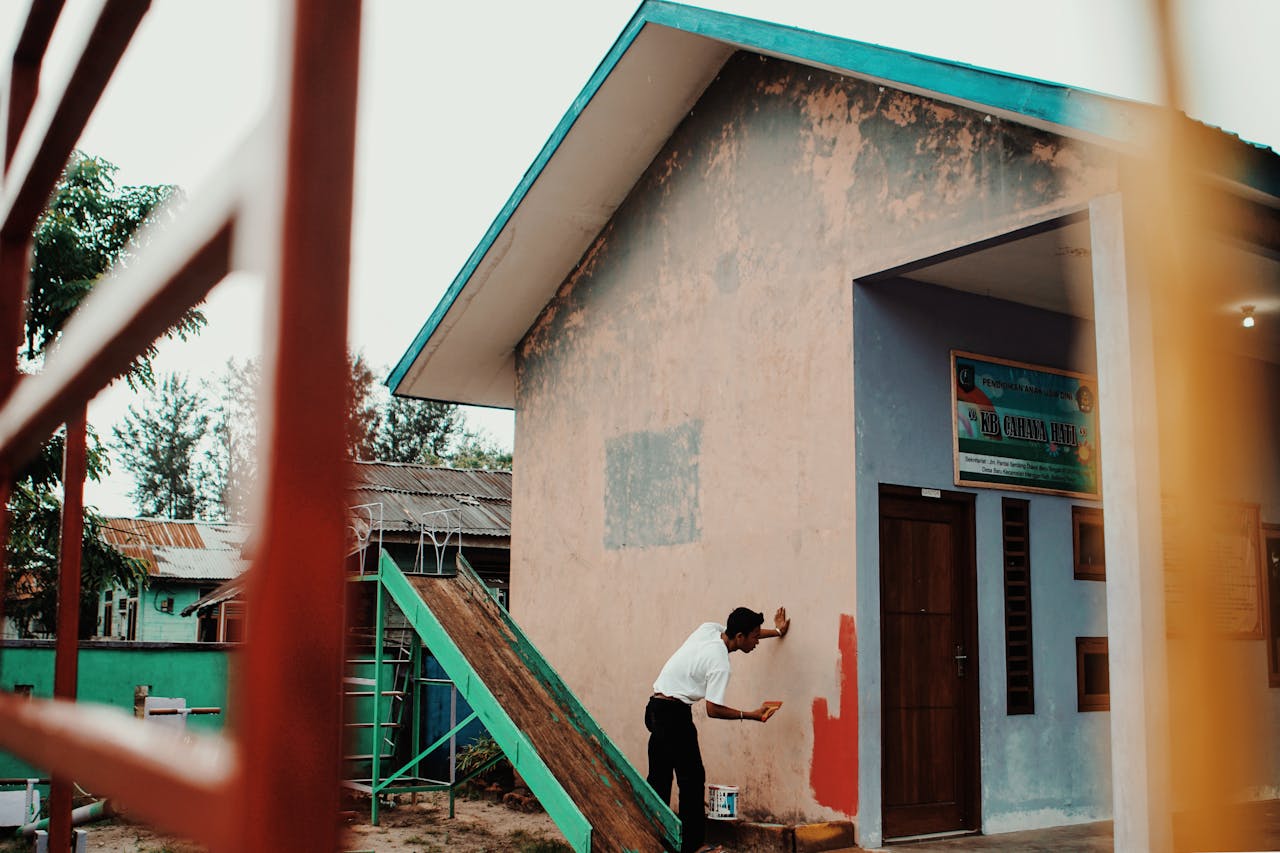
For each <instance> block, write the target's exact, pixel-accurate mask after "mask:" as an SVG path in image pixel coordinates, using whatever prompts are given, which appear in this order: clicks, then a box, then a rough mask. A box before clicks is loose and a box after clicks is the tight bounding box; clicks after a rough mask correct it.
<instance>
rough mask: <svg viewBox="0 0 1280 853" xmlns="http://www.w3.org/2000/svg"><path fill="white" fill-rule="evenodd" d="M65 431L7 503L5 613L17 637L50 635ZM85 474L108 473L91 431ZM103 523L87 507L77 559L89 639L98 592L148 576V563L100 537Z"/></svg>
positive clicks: (46, 447)
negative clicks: (7, 551) (7, 547)
mask: <svg viewBox="0 0 1280 853" xmlns="http://www.w3.org/2000/svg"><path fill="white" fill-rule="evenodd" d="M65 439H66V433H65V431H64V430H59V432H58V433H57V434H56V435H54V436H53V437H52V438H51V439H50V440H49V441H47V442H45V444H44V445H43V446H42V447H41V449H40V453H39V455H37V456H36V457H35V458H33V459H32V460H31V461H29V462H28V463H27V465H26V467H25V468H24V469H23V470H22V471H21V472H20V473H19V475H18V477H17V480H16V481H15V483H14V486H13V493H12V495H11V496H10V499H9V512H10V516H9V518H10V521H9V524H10V531H9V581H8V583H7V584H6V587H5V589H6V601H5V615H6V616H8V617H9V618H10V619H11V620H12V624H13V625H15V626H16V627H17V629H18V634H19V636H23V637H29V636H32V635H33V634H36V633H52V631H53V626H54V617H55V614H56V613H57V609H58V543H59V541H60V540H61V538H62V537H61V522H62V501H61V500H60V498H59V496H58V493H59V492H60V491H61V490H60V488H59V486H60V483H61V479H62V448H63V444H64V442H65ZM85 467H86V473H87V476H88V477H89V479H91V480H94V481H97V480H100V479H101V478H102V477H103V476H104V475H105V474H106V473H107V472H108V468H107V457H106V454H105V452H104V451H103V448H102V443H101V442H100V441H99V440H98V437H97V435H96V434H95V433H94V432H93V431H92V429H90V431H89V435H88V441H87V442H86V466H85ZM105 524H106V521H105V520H104V519H103V518H102V517H101V516H100V515H98V514H97V513H96V512H94V511H93V510H91V509H88V508H86V510H85V518H84V536H83V541H82V543H81V544H82V552H81V556H80V583H81V586H82V589H83V590H84V591H85V592H88V593H92V594H93V595H92V596H91V595H82V596H81V600H80V636H81V637H87V636H90V635H92V633H93V629H94V627H95V625H96V622H97V606H96V605H97V599H96V597H94V596H96V593H97V592H99V591H101V590H103V589H106V588H107V587H109V586H122V587H126V588H134V587H136V586H138V584H140V583H144V582H145V581H146V577H147V567H146V563H143V562H142V561H140V560H135V559H133V558H132V557H126V556H124V555H123V554H121V553H120V552H119V551H116V550H115V549H114V548H112V547H111V546H110V545H108V544H107V543H106V542H105V541H104V540H103V538H102V528H103V526H104V525H105Z"/></svg>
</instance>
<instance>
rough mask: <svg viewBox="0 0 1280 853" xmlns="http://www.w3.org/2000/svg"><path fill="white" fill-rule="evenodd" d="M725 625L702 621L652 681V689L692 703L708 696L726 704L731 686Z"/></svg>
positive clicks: (711, 699) (710, 699)
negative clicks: (723, 634)
mask: <svg viewBox="0 0 1280 853" xmlns="http://www.w3.org/2000/svg"><path fill="white" fill-rule="evenodd" d="M722 633H724V626H723V625H718V624H716V623H715V622H704V623H703V624H701V625H699V626H698V627H697V628H696V629H695V630H694V632H693V633H692V634H690V635H689V639H687V640H685V641H684V643H683V644H682V645H681V646H680V648H678V649H676V653H675V654H673V655H672V656H671V659H670V660H668V661H667V665H666V666H664V667H663V668H662V672H660V673H658V680H657V681H655V682H653V692H654V693H661V694H663V695H664V696H670V697H671V698H673V699H679V700H680V701H681V702H684V703H685V704H686V705H692V704H693V703H694V702H697V701H698V700H699V699H706V700H707V701H708V702H714V703H716V704H717V705H723V704H724V692H725V690H727V689H728V687H729V650H728V649H727V648H725V645H724V640H722V639H720V635H721V634H722Z"/></svg>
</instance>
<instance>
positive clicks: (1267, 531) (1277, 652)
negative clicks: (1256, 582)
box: [1262, 524, 1280, 687]
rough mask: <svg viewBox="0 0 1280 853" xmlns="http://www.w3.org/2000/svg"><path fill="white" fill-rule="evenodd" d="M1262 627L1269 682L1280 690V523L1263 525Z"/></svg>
mask: <svg viewBox="0 0 1280 853" xmlns="http://www.w3.org/2000/svg"><path fill="white" fill-rule="evenodd" d="M1262 543H1263V547H1262V559H1263V561H1264V562H1265V565H1264V566H1263V571H1262V613H1263V619H1262V623H1263V625H1262V627H1263V636H1265V637H1266V641H1267V683H1268V684H1269V685H1271V686H1272V687H1280V524H1264V525H1262Z"/></svg>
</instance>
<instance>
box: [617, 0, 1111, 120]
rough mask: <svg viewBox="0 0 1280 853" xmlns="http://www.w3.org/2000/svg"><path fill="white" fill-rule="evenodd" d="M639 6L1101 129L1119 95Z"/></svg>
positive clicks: (701, 29)
mask: <svg viewBox="0 0 1280 853" xmlns="http://www.w3.org/2000/svg"><path fill="white" fill-rule="evenodd" d="M641 12H642V13H644V14H645V17H646V20H648V21H652V22H653V23H656V24H662V25H664V26H668V27H675V28H677V29H681V30H685V31H687V32H691V33H697V34H699V35H705V36H708V37H710V38H715V39H719V40H721V41H728V42H731V43H734V44H738V45H741V46H742V47H744V48H750V49H752V50H757V51H763V52H768V53H774V54H779V55H782V56H789V57H793V58H795V59H798V60H801V61H803V62H806V63H811V64H817V65H825V66H828V67H830V68H833V69H839V70H842V71H848V72H853V73H857V74H859V75H865V76H869V77H876V78H879V79H882V80H885V81H888V82H892V83H898V84H901V85H905V86H910V87H912V88H915V89H922V90H926V91H929V92H936V93H938V94H940V95H944V96H947V97H949V98H955V99H959V100H963V101H969V102H972V103H976V104H983V105H986V106H988V107H990V108H992V109H1001V110H1008V111H1010V112H1015V113H1019V114H1021V115H1025V116H1028V117H1030V118H1036V119H1040V120H1043V121H1047V122H1051V123H1053V124H1059V125H1065V126H1069V127H1074V128H1077V129H1079V130H1082V131H1085V132H1088V133H1093V134H1097V135H1099V136H1108V135H1109V134H1110V133H1111V132H1112V130H1113V127H1112V119H1113V118H1114V104H1115V102H1116V100H1117V99H1116V98H1111V97H1108V96H1106V95H1100V94H1097V93H1094V92H1089V91H1087V90H1084V89H1073V88H1071V87H1069V86H1063V85H1060V84H1056V83H1047V82H1044V81H1042V80H1035V79H1032V78H1030V77H1020V76H1018V75H1016V74H1008V73H1005V72H1001V71H993V70H991V69H988V68H979V67H977V66H974V65H966V64H964V63H961V62H954V61H952V60H947V59H936V58H934V57H930V56H924V55H922V54H918V53H911V52H908V51H905V50H898V49H897V48H890V47H882V46H880V45H874V44H868V43H866V42H859V41H851V40H849V39H844V38H840V37H837V36H830V35H825V34H823V33H817V32H813V31H811V30H802V29H799V28H796V27H789V26H784V25H781V24H771V23H768V22H765V21H758V20H754V19H751V18H743V17H740V16H737V15H730V14H727V13H723V12H712V11H708V10H706V9H698V8H694V7H690V6H681V5H678V4H675V3H668V2H663V0H650V2H647V3H645V4H644V5H643V6H642V7H641Z"/></svg>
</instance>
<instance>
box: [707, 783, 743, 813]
mask: <svg viewBox="0 0 1280 853" xmlns="http://www.w3.org/2000/svg"><path fill="white" fill-rule="evenodd" d="M707 817H708V818H710V819H711V820H737V819H738V788H737V786H735V785H707Z"/></svg>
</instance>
